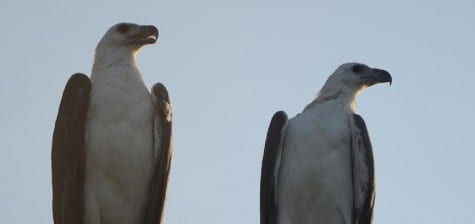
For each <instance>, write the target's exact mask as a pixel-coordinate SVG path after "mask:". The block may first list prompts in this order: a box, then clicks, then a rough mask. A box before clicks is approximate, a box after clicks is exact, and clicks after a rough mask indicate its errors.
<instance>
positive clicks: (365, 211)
mask: <svg viewBox="0 0 475 224" xmlns="http://www.w3.org/2000/svg"><path fill="white" fill-rule="evenodd" d="M349 123H350V129H351V150H352V167H353V215H354V218H353V220H354V223H355V224H370V223H372V219H373V208H374V197H375V191H374V190H375V186H374V159H373V149H372V146H371V142H370V139H369V134H368V130H367V129H366V125H365V122H364V120H363V118H362V117H361V116H360V115H358V114H353V116H351V117H350V121H349Z"/></svg>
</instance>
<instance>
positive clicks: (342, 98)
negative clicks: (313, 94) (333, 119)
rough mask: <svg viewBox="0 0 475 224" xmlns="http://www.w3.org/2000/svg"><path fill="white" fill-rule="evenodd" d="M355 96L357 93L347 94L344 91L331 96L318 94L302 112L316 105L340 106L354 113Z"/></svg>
mask: <svg viewBox="0 0 475 224" xmlns="http://www.w3.org/2000/svg"><path fill="white" fill-rule="evenodd" d="M357 94H358V92H356V93H348V92H344V91H340V92H335V93H333V94H319V95H318V96H317V98H316V99H315V100H313V101H312V102H311V103H310V104H308V105H307V106H306V107H305V109H304V111H305V110H307V109H310V108H313V107H315V106H317V105H324V104H333V105H336V106H341V107H343V108H345V109H347V110H349V111H350V112H353V113H354V112H355V110H356V96H357Z"/></svg>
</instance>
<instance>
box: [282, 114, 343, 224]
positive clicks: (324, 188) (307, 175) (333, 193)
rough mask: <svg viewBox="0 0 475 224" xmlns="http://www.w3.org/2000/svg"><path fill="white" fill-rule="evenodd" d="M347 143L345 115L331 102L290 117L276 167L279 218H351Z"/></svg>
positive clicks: (330, 220) (289, 220) (296, 220)
mask: <svg viewBox="0 0 475 224" xmlns="http://www.w3.org/2000/svg"><path fill="white" fill-rule="evenodd" d="M337 108H338V107H337ZM349 142H350V130H349V126H348V114H347V113H346V112H343V111H341V110H334V108H333V105H319V106H318V107H315V108H313V109H308V110H306V111H305V112H303V113H302V114H300V115H298V116H297V117H294V118H292V119H290V120H289V123H288V126H287V131H286V137H285V141H284V149H283V152H282V153H283V157H282V162H281V167H280V170H279V171H280V174H279V180H278V181H279V185H278V192H279V193H278V204H279V222H278V223H281V224H287V223H302V224H304V223H305V224H306V223H309V224H310V223H329V224H330V223H332V224H333V223H350V222H351V219H348V217H351V214H352V207H351V205H352V188H351V186H352V185H351V167H350V166H351V161H350V155H351V151H350V150H351V149H350V148H349V147H348V146H349ZM297 205H298V206H297Z"/></svg>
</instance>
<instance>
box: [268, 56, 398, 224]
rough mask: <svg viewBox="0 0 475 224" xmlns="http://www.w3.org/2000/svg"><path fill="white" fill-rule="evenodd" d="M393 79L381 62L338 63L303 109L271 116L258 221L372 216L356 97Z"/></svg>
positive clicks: (304, 222)
mask: <svg viewBox="0 0 475 224" xmlns="http://www.w3.org/2000/svg"><path fill="white" fill-rule="evenodd" d="M391 81H392V78H391V75H390V74H389V73H388V72H387V71H385V70H381V69H375V68H370V67H368V66H366V65H363V64H359V63H347V64H343V65H341V66H340V67H338V69H336V71H335V72H334V73H333V74H332V75H331V76H330V77H329V78H328V80H327V81H326V83H325V85H324V86H323V87H322V89H321V90H320V92H319V94H318V96H317V98H316V99H315V100H314V101H313V102H311V103H310V104H309V105H308V106H307V107H306V108H305V109H304V111H303V112H302V113H300V114H299V115H297V116H295V117H293V118H292V119H290V120H287V115H286V113H285V112H283V111H279V112H277V113H276V114H275V115H274V116H273V118H272V120H271V123H270V126H269V130H268V133H267V139H266V143H265V149H264V157H263V161H262V170H261V199H260V200H261V202H260V203H261V205H260V206H261V224H315V223H325V224H369V223H371V222H372V216H373V206H374V186H375V185H374V161H373V152H372V148H371V143H370V139H369V135H368V132H367V129H366V125H365V122H364V121H363V119H362V117H361V116H359V115H358V114H356V113H355V99H356V96H357V94H358V92H359V91H361V90H362V89H364V88H365V87H369V86H371V85H374V84H376V83H382V82H390V83H391Z"/></svg>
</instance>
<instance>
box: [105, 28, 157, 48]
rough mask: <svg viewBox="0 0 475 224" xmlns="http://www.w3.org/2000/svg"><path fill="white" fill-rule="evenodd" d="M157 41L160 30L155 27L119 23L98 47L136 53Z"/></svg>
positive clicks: (110, 29) (108, 31) (109, 31)
mask: <svg viewBox="0 0 475 224" xmlns="http://www.w3.org/2000/svg"><path fill="white" fill-rule="evenodd" d="M157 40H158V29H157V28H156V27H155V26H152V25H138V24H134V23H118V24H116V25H114V26H112V27H111V28H109V30H107V32H106V34H105V35H104V37H102V39H101V41H100V42H99V44H98V47H101V46H108V47H115V48H126V49H130V50H131V51H136V50H138V49H140V48H141V47H142V46H143V45H146V44H153V43H155V42H157Z"/></svg>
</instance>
